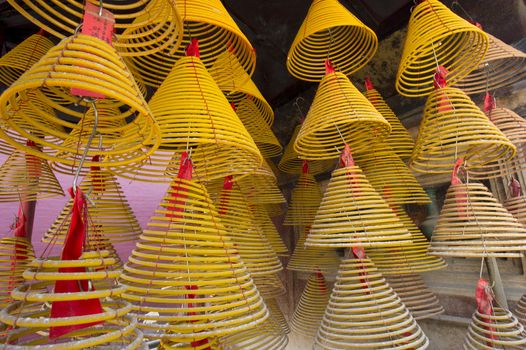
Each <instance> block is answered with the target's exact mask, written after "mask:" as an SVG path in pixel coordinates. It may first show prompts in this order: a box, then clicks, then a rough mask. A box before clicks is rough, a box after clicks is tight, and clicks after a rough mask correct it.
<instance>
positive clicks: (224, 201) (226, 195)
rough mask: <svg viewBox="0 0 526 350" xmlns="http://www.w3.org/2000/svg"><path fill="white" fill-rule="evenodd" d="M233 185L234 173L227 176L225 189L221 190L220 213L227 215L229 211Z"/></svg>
mask: <svg viewBox="0 0 526 350" xmlns="http://www.w3.org/2000/svg"><path fill="white" fill-rule="evenodd" d="M233 185H234V181H232V175H228V176H225V181H224V182H223V191H221V199H220V200H219V215H225V214H226V213H227V206H228V200H229V199H230V191H231V190H232V187H233Z"/></svg>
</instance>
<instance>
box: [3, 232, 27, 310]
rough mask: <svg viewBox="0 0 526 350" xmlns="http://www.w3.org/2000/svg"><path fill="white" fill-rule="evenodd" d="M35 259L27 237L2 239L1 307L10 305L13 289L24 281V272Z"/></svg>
mask: <svg viewBox="0 0 526 350" xmlns="http://www.w3.org/2000/svg"><path fill="white" fill-rule="evenodd" d="M33 259H34V255H33V247H32V246H31V243H29V242H28V241H27V240H26V239H25V238H20V237H4V238H1V239H0V307H1V308H4V307H6V306H7V305H9V304H10V303H11V302H12V301H13V299H11V291H12V290H13V289H14V288H16V287H18V286H19V285H20V284H22V283H23V282H24V279H23V278H22V273H23V272H24V271H25V269H26V268H27V265H28V264H29V263H30V262H31V261H32V260H33Z"/></svg>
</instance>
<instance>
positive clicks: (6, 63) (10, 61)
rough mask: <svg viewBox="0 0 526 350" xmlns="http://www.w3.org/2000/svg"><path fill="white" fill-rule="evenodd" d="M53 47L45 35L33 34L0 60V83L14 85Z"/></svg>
mask: <svg viewBox="0 0 526 350" xmlns="http://www.w3.org/2000/svg"><path fill="white" fill-rule="evenodd" d="M52 47H53V42H52V41H51V40H49V39H48V38H46V37H45V36H44V35H43V33H38V34H33V35H31V36H30V37H29V38H27V39H26V40H24V41H22V42H21V43H20V44H18V45H17V46H15V47H14V48H13V49H12V50H11V51H9V52H7V53H6V54H5V55H3V56H2V57H1V58H0V82H1V83H2V84H4V85H6V86H9V85H11V84H13V83H14V82H15V81H16V80H17V79H18V78H19V77H20V76H21V75H22V74H23V73H24V72H25V71H27V70H28V69H29V68H31V67H32V66H33V65H34V64H35V63H36V62H37V61H38V60H39V59H40V58H41V57H42V56H44V54H45V53H46V52H47V51H48V50H49V49H50V48H52Z"/></svg>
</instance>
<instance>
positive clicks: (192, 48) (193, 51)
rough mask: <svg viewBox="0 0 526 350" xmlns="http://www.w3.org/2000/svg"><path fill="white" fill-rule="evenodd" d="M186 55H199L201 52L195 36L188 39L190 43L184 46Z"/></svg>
mask: <svg viewBox="0 0 526 350" xmlns="http://www.w3.org/2000/svg"><path fill="white" fill-rule="evenodd" d="M186 56H194V57H197V58H199V57H201V54H200V53H199V40H197V39H196V38H192V40H190V44H189V45H188V47H187V48H186Z"/></svg>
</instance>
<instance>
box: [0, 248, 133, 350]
mask: <svg viewBox="0 0 526 350" xmlns="http://www.w3.org/2000/svg"><path fill="white" fill-rule="evenodd" d="M114 263H115V259H113V258H111V257H109V253H108V252H107V251H98V252H84V253H83V254H82V255H81V256H80V258H79V259H78V260H56V259H35V260H33V261H32V262H31V263H30V264H29V268H28V269H27V270H26V271H25V272H24V274H23V277H24V279H25V280H26V283H25V284H23V285H22V286H20V287H17V288H16V289H15V290H13V292H12V293H11V296H12V298H13V299H14V300H16V301H15V302H13V303H11V304H10V305H9V306H7V307H6V308H4V309H3V310H2V311H1V312H0V322H2V323H3V324H5V326H9V327H13V329H10V330H9V332H8V333H7V334H6V335H5V336H4V337H3V339H0V340H1V341H2V343H3V344H6V345H4V347H5V348H6V349H9V350H18V349H57V350H66V349H97V348H99V347H100V348H103V347H104V346H112V345H113V344H115V346H119V348H120V349H127V350H132V349H139V348H140V349H143V347H142V346H143V343H142V333H141V332H140V331H138V330H136V326H137V321H136V320H134V319H133V318H132V317H130V316H128V315H127V314H128V312H129V311H130V309H131V305H130V304H129V303H127V302H125V301H122V300H120V299H119V296H120V295H121V294H122V292H123V291H124V289H125V288H124V287H123V286H120V285H118V284H116V283H115V281H114V283H113V284H111V285H109V284H106V285H107V286H108V287H107V288H100V287H99V288H97V289H93V288H92V287H90V283H89V282H88V281H92V282H93V283H96V282H97V281H101V280H108V281H109V280H115V279H116V278H117V276H118V275H119V274H120V272H121V271H120V270H112V269H111V266H112V265H113V264H114ZM58 282H62V283H70V284H75V285H77V284H78V286H79V287H76V288H77V289H78V290H80V291H78V292H72V291H69V292H67V293H66V292H63V291H62V290H60V291H59V290H58V289H57V286H56V285H55V284H56V283H58ZM53 286H55V288H53ZM99 300H100V302H98V301H99ZM88 301H90V302H88ZM61 303H64V305H66V304H67V305H69V304H72V306H71V307H75V305H76V307H85V306H86V305H87V304H88V303H91V304H94V305H97V304H98V309H99V312H97V310H90V312H88V313H87V314H80V315H77V313H73V314H72V316H68V315H66V316H59V317H57V315H59V311H56V314H55V307H57V308H58V306H59V305H62V304H61ZM50 305H51V307H50ZM81 305H83V306H81ZM57 310H58V309H57ZM5 326H4V327H5ZM48 329H49V330H50V336H49V337H52V339H54V341H53V343H52V344H50V345H45V344H48V342H49V338H48V335H47V332H46V333H44V335H41V334H40V332H41V331H43V330H48ZM10 344H16V345H10ZM117 344H118V345H117Z"/></svg>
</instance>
